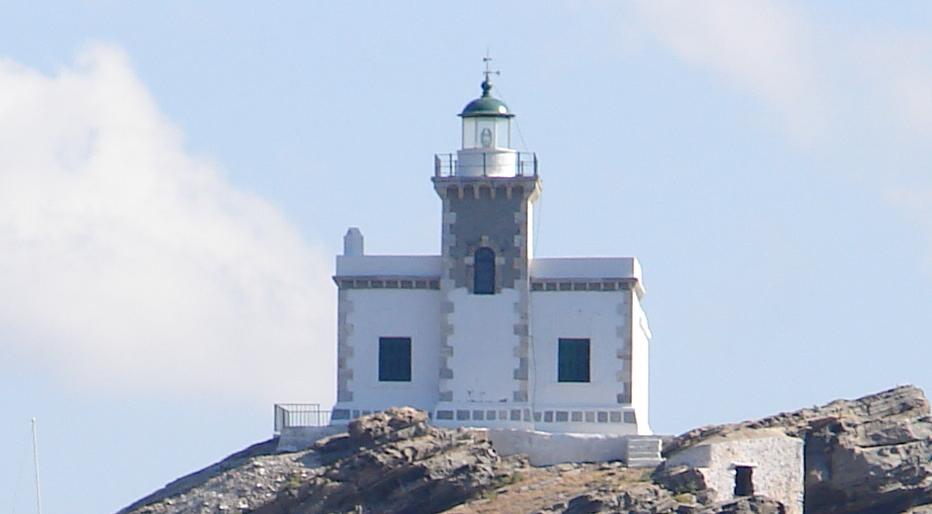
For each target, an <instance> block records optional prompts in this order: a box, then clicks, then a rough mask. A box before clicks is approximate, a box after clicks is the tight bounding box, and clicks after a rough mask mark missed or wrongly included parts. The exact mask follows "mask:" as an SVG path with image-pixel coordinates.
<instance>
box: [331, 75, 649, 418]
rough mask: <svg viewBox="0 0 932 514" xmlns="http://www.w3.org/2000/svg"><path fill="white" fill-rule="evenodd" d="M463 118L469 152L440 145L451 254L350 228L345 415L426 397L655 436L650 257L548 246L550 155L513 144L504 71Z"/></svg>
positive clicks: (337, 413) (437, 414)
mask: <svg viewBox="0 0 932 514" xmlns="http://www.w3.org/2000/svg"><path fill="white" fill-rule="evenodd" d="M459 116H460V118H462V148H460V149H459V150H457V152H456V153H455V154H442V155H438V156H436V157H435V165H434V174H433V178H432V181H433V184H434V190H435V191H436V192H437V196H439V197H440V207H441V209H442V218H441V219H442V221H441V226H440V230H441V233H442V238H441V248H440V252H439V254H438V255H429V256H423V255H412V256H404V255H367V254H366V253H365V251H364V245H363V237H362V234H361V233H360V231H359V230H358V229H356V228H351V229H349V231H348V232H347V234H346V237H345V239H344V251H343V255H339V256H337V259H336V275H335V276H334V281H335V282H336V284H337V286H338V288H339V306H338V318H339V320H338V346H337V348H338V350H337V354H338V371H337V403H336V405H335V406H334V407H333V410H332V418H331V423H332V424H337V425H339V424H344V423H346V422H348V421H349V420H351V419H353V418H355V417H358V416H360V415H363V414H367V413H370V412H373V411H378V410H382V409H385V408H388V407H391V406H401V405H410V406H413V407H416V408H418V409H423V410H426V411H428V412H429V413H430V416H431V418H432V422H433V423H434V424H436V425H439V426H474V427H490V428H515V429H530V430H536V431H542V432H556V433H567V432H571V433H580V432H581V433H598V434H638V435H646V434H650V433H651V432H650V426H649V425H648V394H647V393H648V376H647V374H648V347H649V342H650V337H651V334H650V329H649V328H648V325H647V317H646V316H645V314H644V311H643V310H642V309H641V301H642V299H643V296H644V284H643V281H642V279H641V267H640V265H639V264H638V261H637V259H635V258H633V257H611V258H602V257H591V258H590V257H581V258H549V257H548V258H537V257H535V256H534V255H533V249H534V231H533V227H534V222H533V221H534V216H535V202H536V201H537V199H538V198H539V197H540V195H541V177H540V176H539V175H538V162H537V157H536V155H535V154H533V153H527V152H518V151H516V150H514V149H513V148H512V139H511V125H512V121H513V119H514V114H513V113H512V112H511V111H510V110H509V109H508V107H507V106H506V105H505V103H504V102H502V101H501V100H498V99H497V98H495V97H494V96H493V95H492V84H491V82H490V80H489V73H488V72H487V73H486V79H485V81H484V82H483V83H482V96H481V97H479V98H477V99H475V100H473V101H471V102H469V103H468V104H467V105H466V107H465V108H464V109H463V111H462V112H461V113H460V114H459ZM574 171H575V170H574Z"/></svg>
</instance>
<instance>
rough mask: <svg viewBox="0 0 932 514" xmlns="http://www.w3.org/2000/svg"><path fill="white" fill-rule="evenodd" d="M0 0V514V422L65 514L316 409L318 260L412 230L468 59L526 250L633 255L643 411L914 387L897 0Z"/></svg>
mask: <svg viewBox="0 0 932 514" xmlns="http://www.w3.org/2000/svg"><path fill="white" fill-rule="evenodd" d="M0 12H2V16H0V412H3V413H4V416H3V417H2V418H0V419H2V420H3V421H2V423H0V451H2V453H3V454H4V455H6V456H8V458H7V459H6V460H5V461H4V464H3V465H0V484H3V485H2V486H0V510H10V506H11V505H13V506H15V509H16V512H30V508H31V498H30V490H29V486H30V485H31V481H30V479H29V473H30V472H31V469H30V467H29V463H28V441H29V440H28V437H29V432H28V431H29V418H30V417H32V416H36V417H38V419H39V426H40V440H41V443H40V444H41V456H40V457H41V460H42V464H43V481H44V484H43V485H44V490H45V502H46V511H47V512H69V513H77V514H84V513H87V514H91V513H99V512H112V511H115V510H117V509H118V508H120V507H122V506H124V505H126V504H127V503H129V502H131V501H132V500H134V499H136V498H138V497H140V496H142V495H144V494H146V493H148V492H150V491H152V490H154V489H156V488H158V487H159V486H161V485H162V484H164V483H165V482H167V481H169V480H171V479H173V478H175V477H177V476H179V475H181V474H183V473H186V472H189V471H192V470H194V469H197V468H199V467H202V466H204V465H207V464H209V463H211V462H213V461H214V460H216V459H218V458H220V457H222V456H224V455H226V454H228V453H231V452H233V451H235V450H237V449H239V448H241V447H244V446H246V445H248V444H250V443H252V442H255V441H257V440H260V439H263V438H266V437H268V436H269V435H270V432H271V411H272V407H271V405H272V403H273V402H275V401H319V402H321V403H324V404H327V403H329V402H330V401H331V400H332V395H333V380H334V379H333V369H332V368H333V360H334V358H333V354H334V346H335V339H334V326H335V323H336V321H335V313H334V303H335V302H334V300H335V290H334V287H333V285H332V284H331V283H330V281H329V276H330V274H331V273H332V256H333V254H335V253H336V252H337V251H339V249H340V244H341V236H342V234H343V232H344V231H345V229H346V227H348V226H350V225H356V226H359V227H360V228H361V229H362V231H363V233H364V234H365V235H366V238H367V241H366V242H367V250H368V251H370V252H374V253H396V254H407V253H419V254H430V253H435V252H437V251H438V247H439V234H440V230H439V212H440V209H439V202H438V200H437V198H436V197H435V195H434V193H433V191H432V188H431V184H430V180H429V177H430V174H431V172H432V159H433V154H434V153H442V152H450V151H454V150H455V149H456V146H457V143H458V141H459V125H458V118H456V116H455V114H456V113H457V112H459V110H460V109H461V108H462V106H463V105H464V104H465V103H466V102H467V101H468V100H470V99H471V98H473V97H475V96H476V95H477V94H478V93H479V87H478V86H479V82H480V81H481V73H480V70H481V60H480V59H481V57H482V56H483V55H484V54H485V52H486V50H487V49H488V50H489V51H491V54H492V56H493V57H494V59H495V61H494V64H495V66H496V67H498V68H499V69H501V70H502V75H501V77H499V78H498V80H497V81H496V92H497V93H498V94H499V95H500V96H501V97H502V98H503V99H504V100H505V101H507V102H508V104H509V105H510V107H511V108H512V110H514V111H515V112H516V113H517V114H518V123H519V125H520V131H521V137H522V138H523V141H524V143H525V144H526V146H527V149H529V150H532V151H536V152H537V153H538V156H539V158H540V161H541V166H542V167H541V174H542V176H543V179H544V194H543V199H542V204H541V206H540V208H541V215H540V220H539V230H540V232H539V238H538V242H537V244H538V248H537V253H538V255H543V256H574V255H636V256H637V257H639V258H640V260H641V262H642V265H643V267H644V273H645V281H646V285H647V290H648V296H647V300H646V309H647V312H648V315H649V316H650V319H651V325H652V329H653V331H654V336H655V339H654V341H653V343H652V345H653V346H652V349H651V351H652V363H651V372H652V386H651V394H652V396H651V399H652V406H651V421H652V425H653V427H654V429H655V430H656V431H658V432H661V433H675V432H680V431H683V430H686V429H688V428H691V427H694V426H698V425H702V424H708V423H718V422H724V421H734V420H740V419H745V418H751V417H756V416H761V415H766V414H769V413H773V412H776V411H779V410H786V409H793V408H797V407H801V406H808V405H811V404H815V403H821V402H824V401H828V400H831V399H834V398H836V397H839V396H848V397H851V396H857V395H861V394H866V393H869V392H872V391H876V390H880V389H883V388H887V387H892V386H895V385H897V384H905V383H914V384H917V385H919V386H921V387H924V388H929V387H932V373H930V372H929V364H928V363H929V361H930V357H932V350H930V349H929V344H928V342H929V341H930V340H932V327H930V315H929V314H930V311H932V173H930V171H929V170H930V169H932V167H930V165H932V162H930V161H932V155H930V153H929V151H928V148H929V144H928V143H929V140H930V138H932V57H930V56H932V37H930V36H929V34H930V33H932V32H930V28H932V7H929V4H928V3H924V2H898V3H896V4H895V6H892V5H891V4H889V3H885V2H859V3H851V2H844V3H842V2H822V3H819V4H818V5H815V6H813V5H809V4H808V3H803V2H783V3H772V2H737V1H734V2H731V1H725V2H716V3H698V2H683V3H678V2H650V3H646V2H645V3H640V2H624V3H610V2H581V1H572V2H557V1H555V2H550V3H547V4H546V7H542V4H541V3H539V2H509V3H502V2H469V3H458V4H452V3H449V2H442V3H426V2H424V3H414V2H392V3H376V2H292V3H287V2H286V3H280V4H275V5H273V6H266V5H262V6H259V5H255V4H247V3H229V2H202V3H198V4H197V5H194V4H192V3H189V2H160V3H156V2H146V3H144V2H133V3H126V2H115V1H103V0H101V1H87V2H72V3H48V2H30V3H12V2H10V3H3V4H0ZM522 146H523V144H522ZM522 149H523V148H522Z"/></svg>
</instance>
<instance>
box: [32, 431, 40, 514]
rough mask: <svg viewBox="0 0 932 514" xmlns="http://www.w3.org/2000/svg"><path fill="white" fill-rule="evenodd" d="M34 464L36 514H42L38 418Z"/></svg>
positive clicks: (34, 440) (33, 453) (34, 433)
mask: <svg viewBox="0 0 932 514" xmlns="http://www.w3.org/2000/svg"><path fill="white" fill-rule="evenodd" d="M32 463H33V467H34V468H35V470H36V514H42V489H41V488H40V487H39V436H38V434H37V430H36V418H32Z"/></svg>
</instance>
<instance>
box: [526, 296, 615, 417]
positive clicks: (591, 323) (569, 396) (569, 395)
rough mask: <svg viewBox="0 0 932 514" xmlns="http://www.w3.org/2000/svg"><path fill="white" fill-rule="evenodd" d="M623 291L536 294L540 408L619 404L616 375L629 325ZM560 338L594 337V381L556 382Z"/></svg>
mask: <svg viewBox="0 0 932 514" xmlns="http://www.w3.org/2000/svg"><path fill="white" fill-rule="evenodd" d="M629 294H630V293H629V292H628V291H619V292H612V293H609V292H589V291H565V292H534V293H531V333H532V336H533V339H532V341H533V342H532V344H533V350H534V359H533V360H532V362H531V371H532V373H534V376H535V382H534V390H533V391H532V398H533V399H534V403H535V408H538V409H540V408H543V406H570V405H572V406H577V407H596V406H605V405H609V406H612V407H616V408H617V407H620V405H619V404H618V402H617V398H616V395H617V394H618V393H619V392H621V383H620V382H619V381H618V378H617V375H618V372H619V370H620V369H621V363H622V361H621V360H619V359H618V357H617V353H618V351H619V350H620V349H621V348H622V343H623V339H622V338H619V337H618V327H628V326H630V325H629V322H628V320H627V317H626V313H627V312H628V308H627V299H626V297H627V296H628V295H629ZM561 337H564V338H565V337H578V338H588V339H589V340H590V343H589V344H590V347H589V348H590V349H589V351H590V364H591V366H590V380H591V382H590V383H586V384H583V383H560V382H557V348H558V344H557V341H558V340H559V338H561Z"/></svg>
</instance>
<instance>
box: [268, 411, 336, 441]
mask: <svg viewBox="0 0 932 514" xmlns="http://www.w3.org/2000/svg"><path fill="white" fill-rule="evenodd" d="M329 424H330V411H329V410H321V408H320V404H319V403H276V404H275V433H276V434H281V433H282V429H285V428H293V427H324V426H327V425H329Z"/></svg>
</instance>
